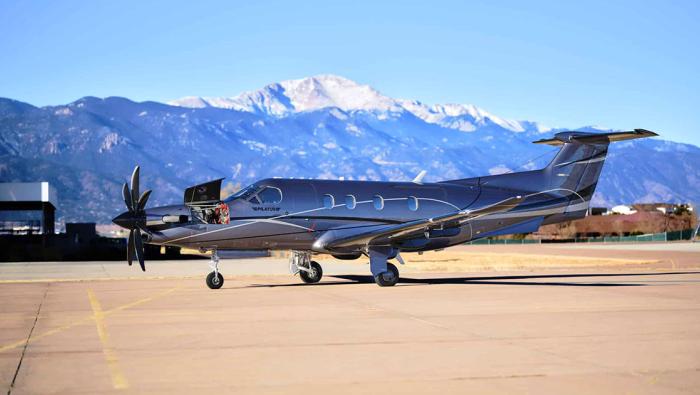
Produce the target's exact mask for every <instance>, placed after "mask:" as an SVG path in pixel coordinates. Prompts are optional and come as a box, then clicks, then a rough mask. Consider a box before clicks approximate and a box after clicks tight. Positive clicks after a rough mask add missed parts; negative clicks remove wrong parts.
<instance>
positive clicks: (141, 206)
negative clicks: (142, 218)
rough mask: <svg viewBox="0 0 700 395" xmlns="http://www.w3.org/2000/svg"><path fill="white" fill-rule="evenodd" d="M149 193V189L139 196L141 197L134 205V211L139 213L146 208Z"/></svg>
mask: <svg viewBox="0 0 700 395" xmlns="http://www.w3.org/2000/svg"><path fill="white" fill-rule="evenodd" d="M151 192H152V191H151V190H150V189H149V190H147V191H145V192H144V193H143V195H141V197H140V198H139V202H138V204H137V205H136V211H141V210H143V209H144V208H145V207H146V202H148V197H149V196H151Z"/></svg>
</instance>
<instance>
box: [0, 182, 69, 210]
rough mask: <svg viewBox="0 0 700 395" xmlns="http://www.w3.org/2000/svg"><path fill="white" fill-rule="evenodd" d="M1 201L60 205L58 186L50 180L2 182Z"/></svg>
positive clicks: (0, 188) (0, 186) (0, 189)
mask: <svg viewBox="0 0 700 395" xmlns="http://www.w3.org/2000/svg"><path fill="white" fill-rule="evenodd" d="M0 202H48V203H51V204H52V205H53V206H54V207H56V206H57V205H58V199H57V196H56V188H54V187H52V186H50V185H49V183H48V182H45V181H44V182H3V183H0Z"/></svg>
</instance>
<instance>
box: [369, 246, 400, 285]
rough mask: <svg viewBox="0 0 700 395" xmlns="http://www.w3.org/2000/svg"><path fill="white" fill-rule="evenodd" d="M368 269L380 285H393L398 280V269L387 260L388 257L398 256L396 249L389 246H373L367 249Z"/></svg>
mask: <svg viewBox="0 0 700 395" xmlns="http://www.w3.org/2000/svg"><path fill="white" fill-rule="evenodd" d="M368 253H369V269H370V271H371V272H372V276H374V282H376V283H377V285H379V286H380V287H393V286H394V285H396V284H397V283H398V282H399V269H398V268H396V266H394V265H393V264H391V263H389V262H387V260H388V259H389V258H394V257H397V258H398V260H399V262H402V260H401V258H399V257H398V251H397V250H395V249H393V248H391V247H373V248H370V249H369V251H368Z"/></svg>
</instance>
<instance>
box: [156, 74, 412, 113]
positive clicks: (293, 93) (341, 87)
mask: <svg viewBox="0 0 700 395" xmlns="http://www.w3.org/2000/svg"><path fill="white" fill-rule="evenodd" d="M168 104H171V105H175V106H180V107H191V108H202V107H218V108H227V109H233V110H239V111H248V112H254V113H264V114H268V115H272V116H278V117H279V116H284V115H288V114H290V113H295V112H302V111H313V110H319V109H322V108H328V107H338V108H340V109H341V110H343V111H356V110H364V111H400V110H401V107H400V106H398V105H397V104H396V101H395V100H393V99H391V98H389V97H387V96H384V95H382V94H381V93H379V92H377V91H376V90H375V89H373V88H372V87H370V86H369V85H361V84H358V83H357V82H355V81H352V80H349V79H347V78H343V77H339V76H336V75H329V74H328V75H318V76H314V77H308V78H302V79H296V80H288V81H282V82H280V83H274V84H269V85H267V86H265V87H264V88H262V89H260V90H256V91H249V92H243V93H241V94H240V95H238V96H233V97H185V98H182V99H178V100H173V101H171V102H168Z"/></svg>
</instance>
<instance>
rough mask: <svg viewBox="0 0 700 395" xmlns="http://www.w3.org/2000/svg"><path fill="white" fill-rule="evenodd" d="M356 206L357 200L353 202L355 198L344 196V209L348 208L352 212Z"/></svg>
mask: <svg viewBox="0 0 700 395" xmlns="http://www.w3.org/2000/svg"><path fill="white" fill-rule="evenodd" d="M356 205H357V200H355V196H353V195H347V196H345V207H347V208H349V209H350V210H354V209H355V206H356Z"/></svg>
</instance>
